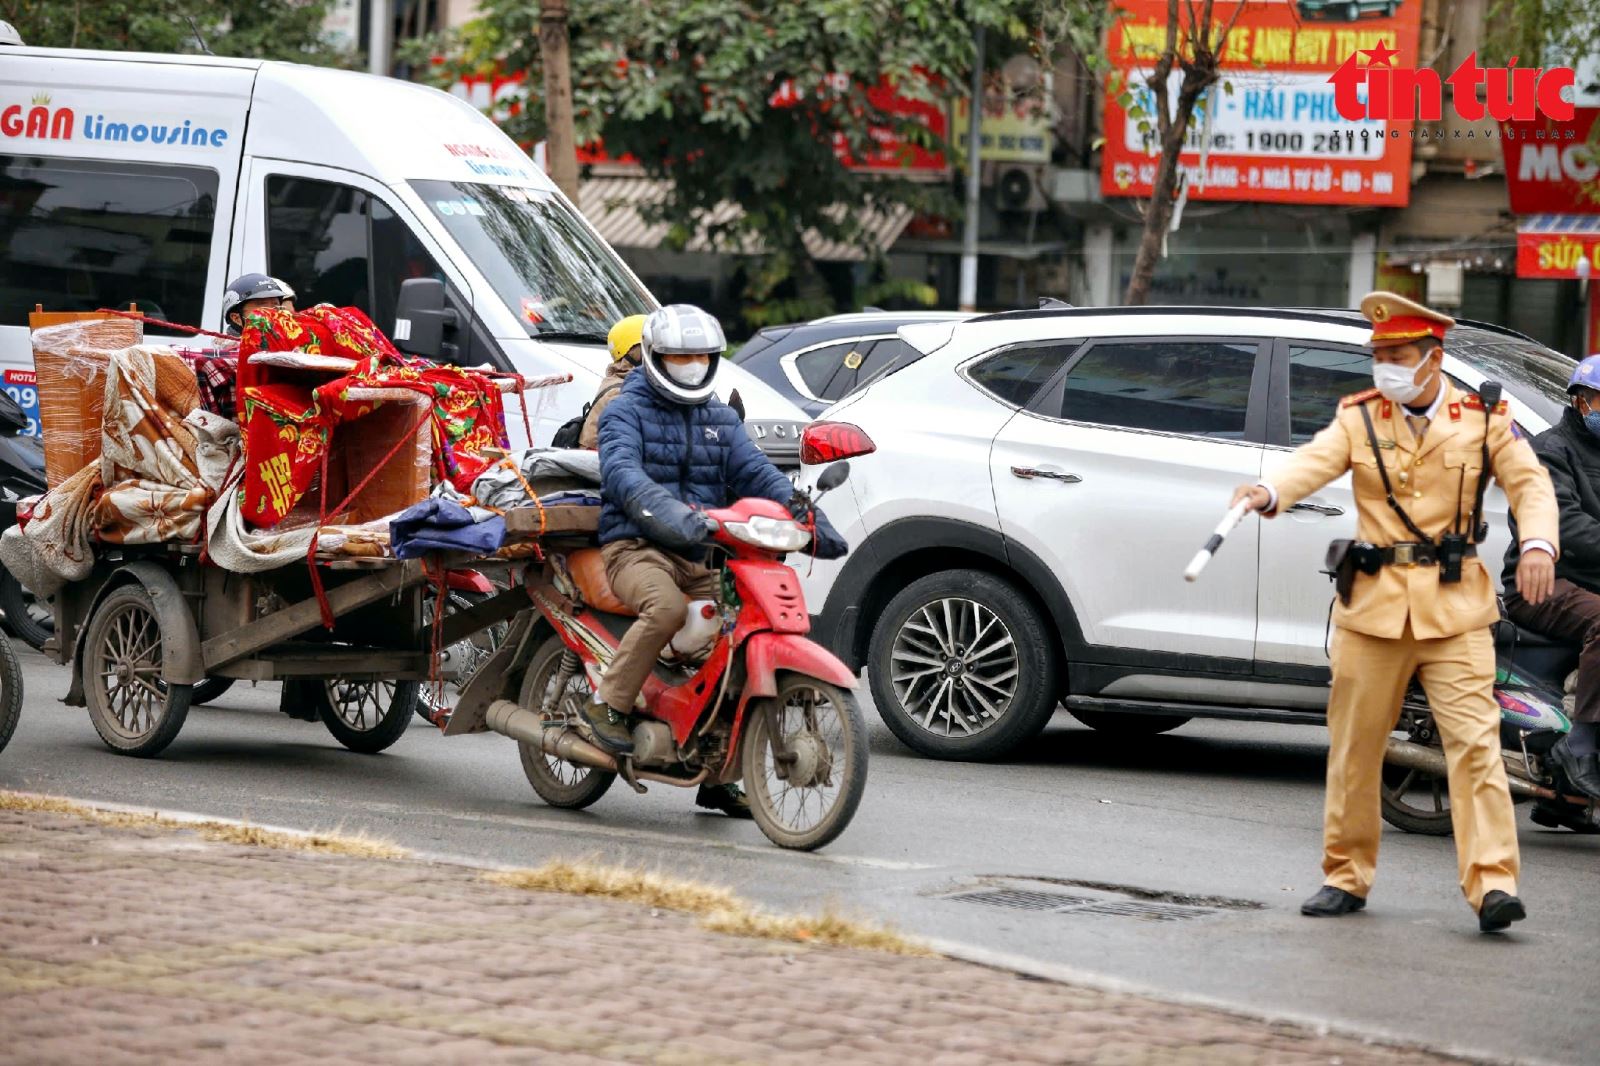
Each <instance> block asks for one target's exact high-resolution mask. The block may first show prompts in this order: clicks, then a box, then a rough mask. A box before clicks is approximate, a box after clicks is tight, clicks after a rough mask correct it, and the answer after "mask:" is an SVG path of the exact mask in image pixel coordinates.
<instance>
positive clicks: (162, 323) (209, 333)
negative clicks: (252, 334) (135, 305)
mask: <svg viewBox="0 0 1600 1066" xmlns="http://www.w3.org/2000/svg"><path fill="white" fill-rule="evenodd" d="M95 314H97V315H116V316H117V317H118V318H131V319H133V320H134V321H136V322H143V323H144V324H145V325H147V326H159V327H160V328H161V329H170V330H176V331H177V332H179V333H187V334H189V335H190V336H193V337H215V338H216V339H217V340H221V341H228V342H230V343H233V342H237V341H238V339H239V338H238V337H233V336H230V335H228V334H226V333H217V332H215V331H214V330H209V329H201V328H200V327H199V326H185V325H183V324H182V323H181V322H168V321H166V320H165V319H160V318H152V317H151V316H149V315H147V314H145V313H144V312H142V311H118V310H117V309H116V308H114V307H102V308H100V309H99V310H97V311H96V312H95Z"/></svg>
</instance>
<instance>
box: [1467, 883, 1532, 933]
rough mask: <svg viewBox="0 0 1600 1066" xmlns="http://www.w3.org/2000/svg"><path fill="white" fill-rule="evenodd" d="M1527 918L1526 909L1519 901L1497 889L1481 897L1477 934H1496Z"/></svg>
mask: <svg viewBox="0 0 1600 1066" xmlns="http://www.w3.org/2000/svg"><path fill="white" fill-rule="evenodd" d="M1527 916H1528V908H1526V907H1524V906H1523V905H1522V901H1521V900H1520V899H1518V898H1517V897H1516V896H1513V895H1511V894H1510V893H1508V892H1502V891H1500V890H1499V889H1498V888H1497V889H1495V890H1494V891H1493V892H1490V893H1489V894H1488V895H1486V896H1484V897H1483V905H1482V906H1480V907H1479V908H1478V932H1480V933H1498V932H1500V931H1501V930H1502V929H1510V928H1511V923H1512V922H1520V921H1522V919H1524V918H1526V917H1527Z"/></svg>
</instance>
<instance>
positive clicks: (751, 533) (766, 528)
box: [722, 515, 811, 552]
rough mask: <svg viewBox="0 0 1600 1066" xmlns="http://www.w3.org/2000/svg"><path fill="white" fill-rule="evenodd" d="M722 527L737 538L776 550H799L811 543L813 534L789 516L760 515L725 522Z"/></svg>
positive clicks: (769, 549)
mask: <svg viewBox="0 0 1600 1066" xmlns="http://www.w3.org/2000/svg"><path fill="white" fill-rule="evenodd" d="M722 528H723V529H725V530H727V531H728V535H729V536H730V537H733V538H734V539H735V540H742V541H744V542H745V543H746V544H754V545H755V546H756V547H758V548H765V549H767V550H768V551H774V552H797V551H799V550H800V549H801V548H804V547H805V546H806V545H807V544H810V543H811V534H810V533H807V532H806V531H805V530H803V529H801V528H800V524H799V523H798V522H792V521H790V520H789V519H787V518H764V517H762V516H760V515H757V516H756V517H754V518H752V519H750V520H749V521H748V522H724V523H723V524H722Z"/></svg>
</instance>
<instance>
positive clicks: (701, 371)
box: [661, 359, 711, 389]
mask: <svg viewBox="0 0 1600 1066" xmlns="http://www.w3.org/2000/svg"><path fill="white" fill-rule="evenodd" d="M661 365H662V366H663V367H665V368H666V371H667V376H668V377H670V378H671V379H672V380H673V381H676V382H677V383H678V384H679V385H682V386H683V387H684V388H686V389H692V388H694V387H695V386H696V385H698V384H700V383H701V382H702V381H704V380H705V379H706V371H707V370H709V369H711V361H710V360H709V359H708V360H706V361H705V362H703V363H700V362H695V363H668V362H666V361H665V360H663V361H662V364H661Z"/></svg>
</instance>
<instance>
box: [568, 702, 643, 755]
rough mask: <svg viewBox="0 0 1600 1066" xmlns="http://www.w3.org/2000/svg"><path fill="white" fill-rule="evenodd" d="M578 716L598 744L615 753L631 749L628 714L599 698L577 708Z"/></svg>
mask: <svg viewBox="0 0 1600 1066" xmlns="http://www.w3.org/2000/svg"><path fill="white" fill-rule="evenodd" d="M578 717H579V718H582V719H583V724H584V725H586V726H588V727H589V732H590V733H592V734H594V739H595V740H597V741H599V742H600V746H601V747H603V748H605V749H606V750H607V751H610V752H612V753H614V754H617V755H627V754H629V753H631V752H632V751H633V731H632V730H630V729H629V728H628V716H627V715H625V714H623V713H622V712H620V711H617V710H614V709H612V708H611V707H608V706H606V705H605V704H604V703H601V702H600V701H599V700H590V701H589V702H587V703H584V704H582V705H581V706H580V707H579V709H578Z"/></svg>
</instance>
